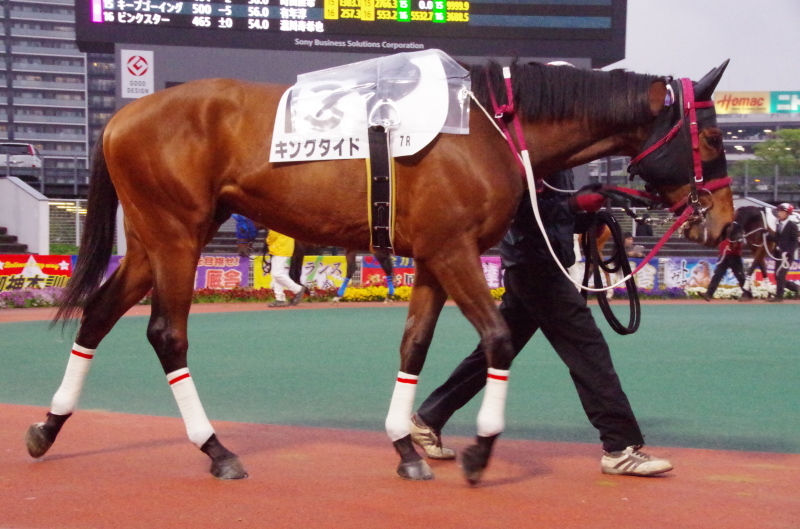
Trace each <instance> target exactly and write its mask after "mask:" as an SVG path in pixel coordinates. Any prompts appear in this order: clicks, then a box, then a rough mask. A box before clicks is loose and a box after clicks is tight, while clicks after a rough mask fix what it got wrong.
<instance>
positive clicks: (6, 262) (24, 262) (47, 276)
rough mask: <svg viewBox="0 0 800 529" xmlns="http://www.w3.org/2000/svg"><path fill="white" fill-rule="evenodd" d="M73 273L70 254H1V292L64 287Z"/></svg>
mask: <svg viewBox="0 0 800 529" xmlns="http://www.w3.org/2000/svg"><path fill="white" fill-rule="evenodd" d="M71 275H72V259H71V258H70V256H69V255H32V254H22V255H15V254H10V255H0V292H2V291H5V290H22V289H24V288H45V287H63V286H66V284H67V280H68V279H69V277H70V276H71Z"/></svg>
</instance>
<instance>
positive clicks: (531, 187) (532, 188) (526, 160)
mask: <svg viewBox="0 0 800 529" xmlns="http://www.w3.org/2000/svg"><path fill="white" fill-rule="evenodd" d="M467 93H468V94H469V96H470V98H472V100H473V101H474V102H475V104H476V105H478V108H480V109H481V110H482V111H483V113H484V114H486V117H487V118H489V121H490V122H491V123H492V125H494V128H495V129H497V132H499V133H500V135H501V136H503V139H505V135H504V134H503V131H502V130H500V127H499V126H498V125H497V123H495V121H494V118H493V117H492V115H491V114H489V112H488V111H487V110H486V109H485V108H484V106H483V105H481V103H480V101H478V98H476V97H475V94H473V93H472V91H471V90H467ZM517 156H519V158H520V161H521V162H522V166H523V167H524V168H525V179H526V180H527V181H528V191H529V192H530V193H529V194H530V197H531V206H532V207H533V217H534V218H535V219H536V224H537V225H538V226H539V230H540V231H541V232H542V237H543V238H544V242H545V243H546V244H547V249H548V250H549V251H550V255H551V256H552V257H553V260H554V261H555V262H556V264H557V265H558V268H559V269H560V270H561V273H562V274H564V277H566V278H567V279H569V280H570V282H571V283H572V284H573V285H575V286H576V287H578V288H579V289H581V290H587V291H589V292H606V291H608V290H611V289H613V288H616V287H618V286H620V285H622V284H624V283H625V282H626V281H627V280H628V279H630V278H632V277H633V275H634V274H633V273H631V274H628V275H627V276H625V277H623V278H622V279H620V280H619V281H618V282H616V283H614V284H613V285H609V286H607V287H605V288H594V287H589V286H583V283H579V282H578V281H575V280H574V279H573V278H572V276H570V275H569V272H567V270H566V268H564V265H562V264H561V261H560V260H559V259H558V257H556V252H555V250H553V246H552V245H551V244H550V237H548V236H547V231H545V229H544V224H543V223H542V216H541V214H540V213H539V203H538V201H537V200H536V183H535V181H534V178H533V166H532V165H531V158H530V156H529V154H528V151H527V150H524V151H522V152H521V153H518V154H517ZM543 182H544V180H543ZM544 185H546V186H547V187H549V188H550V189H552V190H554V191H558V192H560V193H572V192H574V191H569V190H566V189H558V188H555V187H553V186H551V185H549V184H548V183H547V182H544ZM626 257H627V256H626ZM586 264H587V266H588V262H587V263H586Z"/></svg>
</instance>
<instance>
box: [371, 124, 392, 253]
mask: <svg viewBox="0 0 800 529" xmlns="http://www.w3.org/2000/svg"><path fill="white" fill-rule="evenodd" d="M368 136H369V182H368V185H369V191H370V192H369V204H370V244H371V246H372V250H373V251H376V250H384V251H386V252H389V253H392V241H391V237H390V231H391V221H392V218H391V217H392V215H391V211H392V203H391V202H392V165H391V163H392V162H391V159H390V157H389V135H388V134H387V133H386V129H384V128H383V127H381V126H379V125H376V126H373V127H370V128H369V131H368Z"/></svg>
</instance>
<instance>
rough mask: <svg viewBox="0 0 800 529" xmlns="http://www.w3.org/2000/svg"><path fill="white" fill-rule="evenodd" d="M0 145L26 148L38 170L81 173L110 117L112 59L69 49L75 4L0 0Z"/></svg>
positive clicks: (72, 44)
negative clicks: (31, 148) (30, 147)
mask: <svg viewBox="0 0 800 529" xmlns="http://www.w3.org/2000/svg"><path fill="white" fill-rule="evenodd" d="M0 6H2V21H3V24H2V28H0V33H1V34H2V37H3V43H4V46H3V49H2V53H3V59H4V60H3V61H0V90H2V93H0V140H4V141H19V142H26V143H32V144H34V145H35V146H36V147H37V148H38V149H39V151H40V152H41V154H42V156H43V157H44V159H45V168H72V167H75V166H76V165H77V167H85V166H86V163H87V156H88V153H89V151H90V149H91V146H92V144H93V143H94V140H95V139H96V138H97V137H98V135H99V133H100V130H101V129H102V127H103V125H104V124H105V123H106V121H107V120H108V118H109V117H110V116H111V114H112V113H113V112H114V108H115V101H114V87H115V72H114V56H113V55H105V54H86V53H81V52H80V51H78V47H77V44H76V43H75V0H0Z"/></svg>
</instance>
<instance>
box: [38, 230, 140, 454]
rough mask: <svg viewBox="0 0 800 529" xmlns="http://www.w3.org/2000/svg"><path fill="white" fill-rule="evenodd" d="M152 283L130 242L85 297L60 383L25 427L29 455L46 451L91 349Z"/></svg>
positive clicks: (73, 399)
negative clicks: (43, 414) (46, 407)
mask: <svg viewBox="0 0 800 529" xmlns="http://www.w3.org/2000/svg"><path fill="white" fill-rule="evenodd" d="M151 285H152V277H151V274H150V265H149V263H148V262H147V260H146V258H145V256H144V253H143V252H141V251H137V248H136V243H135V241H130V246H129V251H128V254H127V255H126V256H125V259H124V260H123V261H122V264H121V265H120V267H119V268H118V269H117V270H116V271H115V272H114V273H113V274H112V275H111V277H110V278H109V279H108V281H106V282H105V283H104V284H103V285H102V286H101V287H100V289H99V290H98V291H97V292H96V293H95V294H94V295H93V296H92V297H91V298H90V299H89V301H88V303H87V304H86V308H85V309H84V311H83V317H82V319H81V325H80V329H79V330H78V334H77V336H76V338H75V343H74V344H73V346H72V351H71V353H70V357H69V361H68V363H67V369H66V372H65V373H64V378H63V380H62V382H61V386H60V387H59V388H58V391H56V393H55V395H54V396H53V400H52V403H51V406H50V411H49V412H48V414H47V419H46V420H45V422H40V423H35V424H32V425H31V426H30V428H28V432H27V434H26V436H25V444H26V446H27V448H28V453H29V454H30V455H31V456H32V457H41V456H43V455H44V454H46V453H47V451H48V450H49V449H50V447H51V446H52V445H53V443H54V442H55V440H56V437H57V436H58V433H59V431H61V427H62V426H63V425H64V423H65V422H66V421H67V419H68V418H69V417H70V416H71V415H72V413H73V412H74V411H75V409H76V408H77V405H78V399H79V397H80V394H81V390H82V389H83V384H84V381H85V379H86V376H87V375H88V373H89V367H90V366H91V363H92V359H93V358H94V353H95V350H96V349H97V346H98V345H99V344H100V341H101V340H102V339H103V338H104V337H105V336H106V335H107V334H108V332H109V331H110V330H111V328H112V327H113V326H114V324H115V323H116V322H117V321H118V320H119V318H121V317H122V315H123V314H125V312H126V311H127V310H128V309H129V308H131V307H132V306H133V305H134V304H136V303H137V302H138V301H139V300H140V299H142V298H143V297H144V295H145V294H147V291H148V290H149V289H150V287H151Z"/></svg>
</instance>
